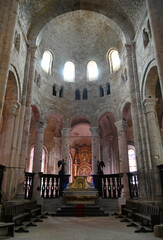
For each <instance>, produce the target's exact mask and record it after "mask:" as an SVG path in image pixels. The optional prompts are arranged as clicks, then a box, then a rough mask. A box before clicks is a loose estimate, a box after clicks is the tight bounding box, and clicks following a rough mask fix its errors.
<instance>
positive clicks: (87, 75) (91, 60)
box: [86, 59, 99, 82]
mask: <svg viewBox="0 0 163 240" xmlns="http://www.w3.org/2000/svg"><path fill="white" fill-rule="evenodd" d="M90 62H95V63H96V66H97V76H96V78H93V79H92V80H90V79H89V74H88V64H89V63H90ZM86 78H87V81H88V82H93V81H97V80H98V78H99V67H98V64H97V62H96V61H95V60H93V59H90V60H89V61H88V62H87V64H86Z"/></svg>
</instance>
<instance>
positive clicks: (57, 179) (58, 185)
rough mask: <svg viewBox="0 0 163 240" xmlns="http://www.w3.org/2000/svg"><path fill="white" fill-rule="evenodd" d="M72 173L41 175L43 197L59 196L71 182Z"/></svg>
mask: <svg viewBox="0 0 163 240" xmlns="http://www.w3.org/2000/svg"><path fill="white" fill-rule="evenodd" d="M69 176H70V175H55V174H43V175H42V176H41V197H43V198H59V197H61V196H62V191H63V189H65V188H66V186H67V184H68V182H69Z"/></svg>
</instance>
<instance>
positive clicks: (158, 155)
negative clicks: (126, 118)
mask: <svg viewBox="0 0 163 240" xmlns="http://www.w3.org/2000/svg"><path fill="white" fill-rule="evenodd" d="M143 103H144V107H145V113H146V118H147V124H148V134H149V143H150V154H151V161H152V167H151V178H152V180H153V181H151V182H152V184H153V187H152V191H153V199H155V200H160V199H161V198H162V190H161V180H160V172H159V169H158V168H157V166H158V165H161V164H162V163H163V149H162V141H161V134H160V131H159V124H158V119H157V115H156V110H155V106H156V99H155V98H149V99H145V100H144V102H143Z"/></svg>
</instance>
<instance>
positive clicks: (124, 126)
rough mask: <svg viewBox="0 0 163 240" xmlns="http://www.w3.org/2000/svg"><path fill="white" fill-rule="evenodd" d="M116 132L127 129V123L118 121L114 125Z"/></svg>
mask: <svg viewBox="0 0 163 240" xmlns="http://www.w3.org/2000/svg"><path fill="white" fill-rule="evenodd" d="M114 125H115V126H116V128H117V130H118V132H122V131H126V130H127V128H128V122H127V121H125V120H120V121H117V122H115V123H114Z"/></svg>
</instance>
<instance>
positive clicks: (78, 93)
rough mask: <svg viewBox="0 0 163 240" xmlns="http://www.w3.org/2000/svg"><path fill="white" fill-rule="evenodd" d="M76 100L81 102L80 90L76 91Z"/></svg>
mask: <svg viewBox="0 0 163 240" xmlns="http://www.w3.org/2000/svg"><path fill="white" fill-rule="evenodd" d="M75 100H80V91H79V89H76V91H75Z"/></svg>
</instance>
